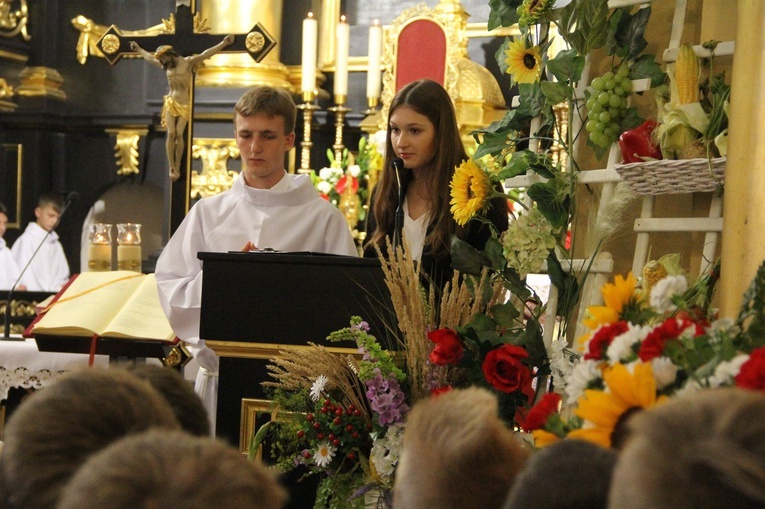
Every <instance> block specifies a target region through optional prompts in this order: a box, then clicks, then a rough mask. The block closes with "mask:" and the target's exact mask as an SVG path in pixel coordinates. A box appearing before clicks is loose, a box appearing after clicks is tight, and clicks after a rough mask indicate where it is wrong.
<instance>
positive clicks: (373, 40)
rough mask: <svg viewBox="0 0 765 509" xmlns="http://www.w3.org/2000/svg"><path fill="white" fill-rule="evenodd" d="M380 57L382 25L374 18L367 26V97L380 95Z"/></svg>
mask: <svg viewBox="0 0 765 509" xmlns="http://www.w3.org/2000/svg"><path fill="white" fill-rule="evenodd" d="M381 57H382V27H381V26H380V23H379V22H378V21H377V20H375V21H374V25H372V26H371V27H369V69H367V97H369V98H377V97H380V88H381V87H380V59H381Z"/></svg>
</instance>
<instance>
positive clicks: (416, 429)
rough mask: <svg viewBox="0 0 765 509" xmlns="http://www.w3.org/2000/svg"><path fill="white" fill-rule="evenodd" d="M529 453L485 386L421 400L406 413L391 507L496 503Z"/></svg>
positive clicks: (478, 508) (469, 508) (466, 507)
mask: <svg viewBox="0 0 765 509" xmlns="http://www.w3.org/2000/svg"><path fill="white" fill-rule="evenodd" d="M529 453H530V451H529V448H528V447H527V446H525V445H524V444H522V443H521V441H520V439H518V438H517V437H516V436H515V434H514V432H513V431H512V430H511V429H509V428H507V426H506V425H505V423H504V422H503V421H502V420H501V419H500V417H499V404H498V401H497V398H496V396H495V395H494V394H492V393H491V392H489V391H487V390H486V389H481V388H477V387H473V388H469V389H461V390H453V391H450V392H447V393H446V394H442V395H440V396H437V397H434V398H430V399H427V400H421V401H419V402H418V403H417V404H416V405H415V406H414V408H412V411H411V412H410V413H409V416H408V417H407V423H406V428H405V430H404V446H403V450H402V453H401V458H400V459H399V463H398V468H397V470H396V483H395V487H394V493H393V506H394V507H406V508H408V509H428V508H431V507H439V508H441V509H452V508H453V509H458V508H459V509H473V508H475V509H493V508H501V507H502V504H503V503H504V501H505V498H506V496H507V492H508V491H509V489H510V487H511V486H512V484H513V481H514V480H515V477H516V475H517V474H518V472H519V471H520V470H521V467H522V466H523V464H524V462H525V461H526V459H527V458H528V456H529Z"/></svg>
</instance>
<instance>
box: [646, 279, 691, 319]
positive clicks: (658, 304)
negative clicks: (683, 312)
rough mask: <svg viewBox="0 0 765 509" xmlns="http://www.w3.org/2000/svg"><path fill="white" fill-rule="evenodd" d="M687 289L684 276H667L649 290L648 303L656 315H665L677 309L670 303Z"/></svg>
mask: <svg viewBox="0 0 765 509" xmlns="http://www.w3.org/2000/svg"><path fill="white" fill-rule="evenodd" d="M687 289H688V281H687V280H686V279H685V276H682V275H679V276H667V277H665V278H664V279H662V280H661V281H659V282H658V283H656V284H655V285H654V286H653V288H651V297H650V303H651V307H652V308H654V309H655V310H656V311H657V312H658V313H666V312H668V311H674V310H676V309H677V306H675V305H674V304H673V303H672V297H674V296H675V295H681V294H682V293H683V292H685V291H686V290H687Z"/></svg>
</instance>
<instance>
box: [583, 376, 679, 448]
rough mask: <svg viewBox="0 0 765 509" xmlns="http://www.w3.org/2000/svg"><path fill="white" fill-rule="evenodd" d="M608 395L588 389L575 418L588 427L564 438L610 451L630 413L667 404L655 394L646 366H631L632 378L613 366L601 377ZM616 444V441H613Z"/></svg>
mask: <svg viewBox="0 0 765 509" xmlns="http://www.w3.org/2000/svg"><path fill="white" fill-rule="evenodd" d="M603 381H604V382H605V384H606V386H607V388H608V392H605V391H599V390H594V389H588V390H586V391H584V397H582V398H580V399H579V402H578V407H577V409H576V415H577V416H579V417H581V418H582V419H584V420H585V421H586V423H589V424H590V426H587V427H585V428H582V429H577V430H574V431H572V432H571V433H569V434H568V438H578V439H582V440H588V441H590V442H594V443H596V444H599V445H602V446H603V447H611V445H612V444H614V442H615V440H614V439H615V438H617V439H618V438H620V436H618V434H619V433H621V432H622V427H623V425H624V421H625V417H627V416H628V415H629V414H630V413H631V412H633V411H635V410H639V409H643V408H651V407H653V406H655V405H658V404H660V403H663V402H664V401H666V400H667V397H666V396H658V397H657V394H656V379H655V378H654V376H653V368H652V367H651V365H650V364H643V363H639V364H636V365H635V370H634V373H633V374H630V372H629V371H628V370H627V367H626V366H624V365H623V364H615V365H614V366H613V367H612V368H610V369H608V370H606V372H605V373H604V374H603ZM616 442H618V440H616Z"/></svg>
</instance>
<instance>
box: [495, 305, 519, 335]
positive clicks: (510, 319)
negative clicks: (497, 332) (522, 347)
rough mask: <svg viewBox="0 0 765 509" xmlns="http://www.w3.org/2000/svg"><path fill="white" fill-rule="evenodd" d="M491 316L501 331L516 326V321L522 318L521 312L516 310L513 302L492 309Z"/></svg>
mask: <svg viewBox="0 0 765 509" xmlns="http://www.w3.org/2000/svg"><path fill="white" fill-rule="evenodd" d="M491 316H492V317H494V321H495V322H497V326H498V327H499V328H501V329H507V328H510V327H512V326H513V325H514V320H515V319H516V318H518V317H519V316H521V313H520V311H518V310H517V309H515V306H513V304H512V303H511V302H509V301H508V302H505V303H503V304H497V305H495V306H493V307H492V308H491Z"/></svg>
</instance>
